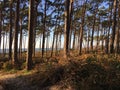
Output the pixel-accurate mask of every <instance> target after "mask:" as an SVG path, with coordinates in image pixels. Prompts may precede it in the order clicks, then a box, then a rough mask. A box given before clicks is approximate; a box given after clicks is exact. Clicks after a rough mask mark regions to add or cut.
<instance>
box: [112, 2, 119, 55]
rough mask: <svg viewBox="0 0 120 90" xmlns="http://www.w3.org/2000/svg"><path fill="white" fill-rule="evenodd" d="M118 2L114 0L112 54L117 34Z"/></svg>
mask: <svg viewBox="0 0 120 90" xmlns="http://www.w3.org/2000/svg"><path fill="white" fill-rule="evenodd" d="M117 3H118V1H117V0H114V11H113V15H114V16H113V23H112V36H111V40H110V53H113V52H114V41H115V32H116V24H117V21H116V14H117Z"/></svg>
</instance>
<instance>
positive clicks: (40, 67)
mask: <svg viewBox="0 0 120 90" xmlns="http://www.w3.org/2000/svg"><path fill="white" fill-rule="evenodd" d="M33 59H34V68H33V70H31V71H26V70H24V69H23V68H24V67H25V63H23V64H22V66H21V68H22V69H21V70H15V69H13V68H11V64H10V63H9V62H8V61H6V62H5V63H4V64H2V67H1V68H2V69H1V71H0V90H120V56H119V55H104V54H83V55H81V56H78V55H74V56H72V55H71V57H69V58H68V59H64V58H63V57H62V56H56V57H55V56H54V57H52V58H44V59H40V58H39V57H37V56H36V57H34V58H33Z"/></svg>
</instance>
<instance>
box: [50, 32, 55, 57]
mask: <svg viewBox="0 0 120 90" xmlns="http://www.w3.org/2000/svg"><path fill="white" fill-rule="evenodd" d="M54 43H55V31H54V35H53V42H52V50H51V57H52V56H53V49H54Z"/></svg>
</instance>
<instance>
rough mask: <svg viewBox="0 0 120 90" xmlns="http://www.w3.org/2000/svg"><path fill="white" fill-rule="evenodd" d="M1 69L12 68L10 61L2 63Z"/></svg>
mask: <svg viewBox="0 0 120 90" xmlns="http://www.w3.org/2000/svg"><path fill="white" fill-rule="evenodd" d="M3 69H4V70H6V71H9V70H11V69H13V65H12V63H11V62H9V61H7V62H6V63H4V64H3Z"/></svg>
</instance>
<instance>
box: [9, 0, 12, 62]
mask: <svg viewBox="0 0 120 90" xmlns="http://www.w3.org/2000/svg"><path fill="white" fill-rule="evenodd" d="M12 3H13V2H12V0H11V2H10V27H9V32H10V33H9V60H12Z"/></svg>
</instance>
